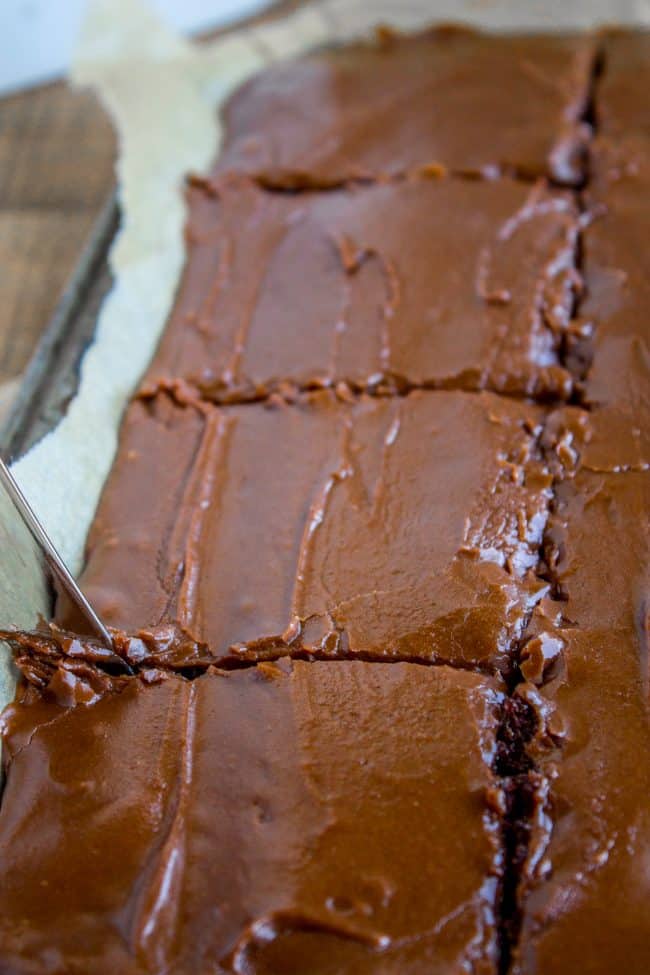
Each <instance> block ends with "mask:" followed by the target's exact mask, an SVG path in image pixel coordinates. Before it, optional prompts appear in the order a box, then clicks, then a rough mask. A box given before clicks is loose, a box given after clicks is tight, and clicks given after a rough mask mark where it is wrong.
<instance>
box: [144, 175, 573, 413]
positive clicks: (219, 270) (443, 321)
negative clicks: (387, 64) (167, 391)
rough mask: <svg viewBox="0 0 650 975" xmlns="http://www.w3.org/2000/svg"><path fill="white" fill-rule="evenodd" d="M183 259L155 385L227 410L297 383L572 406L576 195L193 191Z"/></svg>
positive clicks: (237, 182) (444, 183) (432, 188)
mask: <svg viewBox="0 0 650 975" xmlns="http://www.w3.org/2000/svg"><path fill="white" fill-rule="evenodd" d="M188 203H189V219H188V225H187V241H188V244H187V246H188V262H187V267H186V270H185V274H184V277H183V280H182V282H181V285H180V291H179V294H178V298H177V301H176V305H175V308H174V311H173V313H172V315H171V318H170V321H169V325H168V328H167V330H166V333H165V335H164V337H163V339H162V343H161V346H160V348H159V350H158V353H157V355H156V357H155V359H154V361H153V363H152V365H151V367H150V369H149V372H148V377H147V380H146V384H148V385H150V386H151V387H153V388H155V387H156V385H158V384H160V383H161V381H162V382H165V381H166V382H167V383H168V382H169V381H170V380H172V379H175V378H178V377H182V378H184V379H185V380H187V381H189V382H190V383H191V384H192V385H193V386H194V387H196V388H197V389H198V390H199V391H200V393H201V394H202V395H203V396H204V397H208V398H210V399H214V400H217V401H222V402H223V401H225V402H227V401H228V400H233V399H235V400H239V401H241V400H242V399H256V398H260V397H262V396H264V395H267V394H268V393H269V392H272V391H274V390H278V389H280V390H282V389H283V388H285V387H287V386H291V385H293V386H297V387H299V388H305V387H310V386H336V385H337V383H340V382H345V383H346V384H347V385H349V386H351V387H352V388H354V389H362V390H363V389H369V390H377V389H380V390H384V391H386V390H390V391H395V390H398V391H403V390H404V389H408V388H410V387H412V386H433V387H438V388H440V387H450V386H453V387H456V388H463V389H482V388H488V389H492V390H496V391H497V392H506V393H513V392H517V393H528V394H531V395H532V394H535V395H539V396H541V397H549V398H550V397H566V396H568V395H569V393H570V391H571V388H572V377H571V374H570V373H569V372H568V371H567V370H566V369H565V368H563V366H562V365H561V363H560V349H561V346H562V343H563V341H564V340H565V339H566V335H567V329H568V326H569V322H570V318H571V315H572V309H573V303H574V300H575V294H576V292H577V290H578V288H579V284H580V278H579V274H578V271H577V267H576V260H577V245H578V230H579V219H578V210H577V207H576V204H575V201H574V200H573V199H572V198H571V195H570V194H566V193H562V192H559V191H551V190H549V189H548V188H546V187H545V186H544V185H543V184H541V183H540V184H537V185H533V186H531V185H528V184H527V183H520V182H516V181H514V180H509V179H506V180H499V181H492V182H491V181H487V182H486V181H474V180H454V179H445V178H432V179H427V178H424V179H418V180H414V181H407V182H397V183H389V184H374V185H371V186H367V187H358V188H356V189H354V190H350V189H341V190H337V191H333V192H328V193H322V192H321V193H318V192H304V193H300V194H297V195H291V194H282V193H268V192H266V191H264V190H263V189H261V188H260V187H259V186H257V185H256V184H255V183H253V182H251V181H250V180H248V179H246V178H244V177H242V176H231V177H230V178H227V179H225V178H220V177H216V178H215V179H214V180H213V181H196V180H195V181H194V182H193V185H191V186H190V188H189V190H188Z"/></svg>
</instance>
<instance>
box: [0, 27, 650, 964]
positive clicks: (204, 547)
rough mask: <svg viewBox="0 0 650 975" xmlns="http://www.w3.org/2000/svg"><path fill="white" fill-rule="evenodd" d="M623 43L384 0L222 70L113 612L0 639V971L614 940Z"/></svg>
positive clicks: (628, 281)
mask: <svg viewBox="0 0 650 975" xmlns="http://www.w3.org/2000/svg"><path fill="white" fill-rule="evenodd" d="M648 65H650V34H648V33H638V34H633V33H630V32H618V31H606V32H604V33H599V34H597V35H594V36H585V37H572V36H556V35H554V36H552V37H551V36H537V37H496V36H481V35H479V34H476V33H472V32H469V31H466V30H461V29H451V28H440V29H435V30H432V31H429V32H426V33H424V34H422V35H418V36H415V37H412V38H402V37H396V36H394V35H393V34H391V33H387V32H385V31H384V32H381V33H380V35H379V36H378V39H377V40H376V42H375V43H372V44H360V45H354V46H352V47H349V48H345V49H341V50H337V51H329V52H319V53H315V54H313V55H311V56H309V57H307V58H303V59H301V60H300V61H297V62H294V63H291V64H285V65H277V66H275V67H273V68H272V69H270V70H269V71H267V72H265V73H263V74H262V75H260V76H258V77H257V78H255V79H253V80H252V81H251V82H250V83H249V84H248V85H247V86H245V87H244V88H243V89H242V90H241V91H240V92H238V93H237V94H236V95H235V96H234V98H233V99H232V101H231V103H230V105H229V107H228V110H227V112H226V117H227V122H228V133H227V138H226V146H225V152H224V155H223V156H222V157H221V159H219V160H218V161H217V162H216V164H215V166H214V167H213V170H212V172H211V174H210V175H209V176H207V177H198V176H194V177H192V178H190V180H189V190H188V198H189V219H188V227H187V266H186V269H185V273H184V276H183V279H182V282H181V284H180V288H179V292H178V296H177V300H176V303H175V307H174V309H173V311H172V313H171V316H170V320H169V324H168V328H167V331H166V334H165V336H164V337H163V340H162V342H161V345H160V348H159V350H158V352H157V355H156V357H155V360H154V362H153V363H152V365H151V367H150V369H149V371H148V374H147V376H146V377H145V379H144V381H143V384H142V386H141V388H140V389H139V390H138V392H137V393H136V395H135V396H134V399H133V401H132V402H131V404H130V406H129V408H128V410H127V412H126V415H125V418H124V422H123V426H122V431H121V436H120V445H119V450H118V453H117V457H116V459H115V463H114V466H113V470H112V473H111V475H110V477H109V479H108V482H107V484H106V487H105V490H104V493H103V497H102V499H101V503H100V506H99V509H98V512H97V515H96V518H95V522H94V525H93V527H92V530H91V532H90V535H89V538H88V549H87V563H86V567H85V570H84V573H83V576H82V580H81V582H82V585H83V586H84V588H85V589H86V591H87V592H88V595H89V596H90V597H91V598H92V600H93V602H94V603H95V605H96V606H97V608H98V609H99V611H100V612H101V614H102V615H103V616H104V618H105V619H106V621H107V622H108V623H110V624H111V625H112V626H113V627H114V628H115V629H114V631H113V633H114V648H113V650H112V651H109V650H107V649H106V648H104V647H99V646H97V645H95V644H93V643H92V641H89V640H84V639H82V638H80V637H79V636H78V635H75V633H74V627H75V619H74V616H73V614H72V613H71V611H70V609H69V607H67V606H66V605H65V603H64V601H63V600H60V601H59V605H58V607H57V623H58V625H57V623H55V624H51V625H50V626H49V627H48V628H47V629H44V631H43V632H40V633H37V634H34V633H18V634H16V633H14V634H10V635H9V636H10V637H11V639H12V643H13V646H14V650H15V661H16V664H17V666H18V668H19V669H20V672H21V674H22V681H21V684H20V687H19V691H18V694H17V697H16V700H15V702H14V703H13V704H12V705H11V706H10V707H9V709H7V711H6V712H5V714H4V716H3V718H2V719H1V721H2V731H3V756H4V766H5V772H6V786H5V790H4V793H3V796H2V806H1V808H0V972H2V975H5V973H6V975H108V973H111V975H112V973H114V972H125V973H127V975H129V973H133V975H163V973H164V975H195V973H204V972H205V973H207V972H211V973H212V972H214V973H215V975H219V973H224V975H225V973H230V975H291V973H296V975H366V973H367V975H371V973H372V975H393V973H395V975H397V973H399V975H431V973H448V975H460V973H465V975H550V973H553V975H564V973H567V975H569V973H571V975H574V973H575V972H577V971H579V972H580V973H584V975H612V972H616V973H618V972H620V973H621V975H648V972H650V913H649V912H648V910H647V904H648V901H649V895H650V799H649V796H650V761H649V752H650V713H649V703H650V692H649V670H648V646H649V642H648V606H649V605H650V603H649V601H648V576H649V572H648V565H649V561H648V538H649V535H650V533H649V531H648V528H649V526H648V515H649V512H650V433H649V431H650V415H649V407H650V401H649V398H648V397H649V393H648V390H649V389H650V385H649V384H648V371H649V370H648V364H649V361H650V359H649V356H648V348H647V342H648V321H647V318H648V308H649V307H650V293H649V292H648V275H647V260H646V256H645V255H646V251H647V246H646V244H647V240H646V238H647V230H648V224H649V221H650V213H649V211H648V199H650V195H649V194H648V188H649V186H648V183H649V178H650V170H649V168H648V165H649V164H648V159H650V152H649V149H650V139H649V138H648V117H649V116H648V112H647V89H648V85H647V84H644V81H645V80H646V78H647V74H648ZM0 637H2V638H6V637H7V634H6V633H0Z"/></svg>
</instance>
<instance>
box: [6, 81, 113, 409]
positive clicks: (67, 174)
mask: <svg viewBox="0 0 650 975" xmlns="http://www.w3.org/2000/svg"><path fill="white" fill-rule="evenodd" d="M114 155H115V138H114V135H113V131H112V128H111V125H110V122H109V120H108V118H107V116H106V115H105V113H104V111H103V109H102V108H101V107H100V105H99V104H98V102H97V100H96V99H95V97H94V96H93V95H92V94H90V93H89V92H82V91H79V90H77V89H74V90H73V89H71V88H70V87H69V86H68V85H66V84H65V83H63V82H60V83H58V84H53V85H49V86H47V87H44V88H38V89H35V90H33V91H29V92H24V93H21V94H19V95H14V96H12V97H10V98H5V99H2V100H0V174H1V175H0V415H1V414H2V413H3V412H4V411H6V409H7V408H8V407H9V405H10V401H11V397H12V395H13V393H14V391H15V389H16V387H17V385H18V383H19V382H20V377H21V375H22V372H23V370H24V368H25V366H26V364H27V362H28V361H29V358H30V356H31V354H32V352H33V350H34V347H35V345H36V343H37V341H38V339H39V337H40V335H41V333H42V331H43V329H44V328H45V326H46V325H47V322H48V320H49V318H50V315H51V314H52V311H53V310H54V307H55V305H56V303H57V301H58V299H59V297H60V295H61V291H62V289H63V288H64V286H65V284H66V282H67V280H68V278H69V276H70V274H71V273H72V270H73V268H74V266H75V263H76V262H77V260H78V259H79V255H80V253H81V251H82V249H83V245H84V242H85V240H86V238H87V237H88V234H89V232H90V230H91V228H92V225H93V222H94V220H95V219H96V217H97V215H98V213H99V211H100V210H101V207H102V204H103V203H104V201H105V200H106V198H107V196H108V194H109V192H110V190H111V187H112V185H113V161H114Z"/></svg>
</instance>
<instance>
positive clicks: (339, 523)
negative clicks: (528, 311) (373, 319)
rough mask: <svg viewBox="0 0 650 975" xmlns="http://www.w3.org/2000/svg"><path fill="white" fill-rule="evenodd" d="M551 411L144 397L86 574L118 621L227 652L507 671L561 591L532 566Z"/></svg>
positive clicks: (435, 396) (475, 399)
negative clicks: (541, 440)
mask: <svg viewBox="0 0 650 975" xmlns="http://www.w3.org/2000/svg"><path fill="white" fill-rule="evenodd" d="M541 422H542V413H541V411H540V410H539V408H538V407H535V406H533V405H531V404H526V403H518V402H515V401H514V400H510V399H505V398H500V397H497V396H494V395H492V394H473V393H460V392H419V391H417V392H414V393H411V394H410V395H408V396H405V397H391V398H384V397H368V396H362V397H360V398H358V399H353V400H352V401H351V402H349V401H341V400H339V399H337V397H335V396H334V395H333V394H331V393H330V392H327V391H322V392H319V393H313V394H309V395H306V396H303V397H299V398H298V399H297V400H296V402H294V403H286V402H284V401H277V400H273V401H271V402H270V403H268V404H265V405H262V404H249V405H243V406H230V407H222V408H217V407H214V406H210V405H206V404H204V403H200V402H199V403H197V402H196V401H192V400H190V401H188V402H187V403H186V404H185V405H178V404H177V403H176V402H175V401H173V400H172V399H171V398H170V397H168V396H167V395H164V394H158V395H157V396H156V397H154V398H153V399H152V400H141V401H136V402H134V403H133V404H132V406H131V407H130V408H129V411H128V413H127V416H126V420H125V422H124V426H123V430H122V436H121V444H120V448H119V452H118V455H117V459H116V461H115V464H114V467H113V470H112V473H111V475H110V477H109V480H108V483H107V486H106V488H105V491H104V495H103V498H102V501H101V503H100V506H99V509H98V513H97V516H96V519H95V523H94V526H93V528H92V529H91V532H90V536H89V542H88V553H87V563H86V567H85V570H84V572H83V574H82V577H81V583H82V585H83V587H84V591H85V592H86V593H87V595H88V596H89V598H91V599H92V601H93V603H94V605H95V606H96V608H97V610H98V611H99V612H100V613H101V614H102V617H103V618H104V619H105V621H106V622H107V623H109V624H111V625H113V626H116V627H121V628H124V629H127V630H132V629H134V628H142V627H160V626H165V625H167V624H172V625H173V626H175V627H176V628H177V629H178V631H179V632H181V633H183V634H185V635H186V636H187V635H189V636H190V637H191V638H192V639H193V640H196V641H199V642H201V643H203V644H206V645H207V647H208V648H209V650H210V653H211V654H212V655H213V657H212V659H214V660H221V659H222V658H223V657H224V656H232V655H233V654H235V656H237V655H244V656H246V655H249V656H250V655H251V654H252V655H253V656H255V655H256V654H257V655H259V654H268V653H271V654H277V653H279V652H286V651H287V650H293V651H298V650H303V651H307V652H314V653H322V654H337V653H346V654H347V653H359V654H369V655H372V656H379V657H391V656H392V657H405V658H410V657H417V658H418V659H420V658H422V659H427V660H428V659H440V660H445V659H449V660H453V661H454V662H463V661H464V662H466V663H468V664H469V663H473V664H476V665H478V666H481V667H488V668H489V667H493V666H507V664H508V660H509V651H510V646H511V643H512V641H513V640H514V639H515V638H516V637H517V635H519V634H520V632H521V628H522V626H523V622H524V619H525V617H526V615H527V614H528V613H529V612H530V610H531V608H532V606H533V605H534V604H535V603H536V602H537V601H538V600H539V599H540V598H541V597H542V596H543V595H544V593H545V592H546V591H547V590H548V588H549V587H548V584H546V583H543V582H540V580H539V579H538V578H537V577H536V575H535V571H534V570H535V568H536V565H537V561H538V550H539V545H540V543H541V540H542V536H543V531H544V526H545V523H546V518H547V515H548V502H549V498H550V484H551V477H550V474H549V472H548V470H547V468H546V465H545V463H544V461H543V460H542V458H541V454H540V451H539V449H538V443H537V438H538V436H539V434H540V432H541ZM59 620H60V621H61V622H62V623H64V624H66V623H67V624H68V625H70V624H71V622H72V621H71V620H70V619H69V618H68V617H66V614H65V612H64V611H61V612H60V614H59Z"/></svg>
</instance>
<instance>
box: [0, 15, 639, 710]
mask: <svg viewBox="0 0 650 975" xmlns="http://www.w3.org/2000/svg"><path fill="white" fill-rule="evenodd" d="M450 20H453V21H456V22H464V23H468V24H474V25H477V26H482V27H485V28H488V29H494V30H522V29H535V28H537V29H546V30H549V29H558V30H564V29H569V28H586V27H591V26H594V25H597V24H601V23H612V22H619V23H628V24H630V23H632V24H645V25H648V24H650V0H620V2H618V3H613V2H611V0H579V2H578V0H574V2H571V0H529V2H527V3H521V2H517V0H428V2H423V0H375V2H369V0H320V2H316V0H314V2H312V3H311V4H310V5H308V6H305V7H302V8H299V9H298V10H297V11H296V12H294V13H293V14H291V15H289V16H287V17H286V18H284V19H283V20H280V21H275V22H270V23H267V24H264V25H260V26H256V27H254V28H248V29H246V30H242V31H240V32H238V33H236V34H232V35H229V36H227V37H225V38H223V39H220V40H217V41H215V42H213V43H212V44H210V45H206V46H198V45H195V44H191V43H190V42H188V41H186V40H184V39H182V38H180V37H179V36H177V35H175V34H174V33H173V32H172V31H171V30H169V29H168V28H166V27H165V25H164V24H163V23H162V22H161V21H160V20H159V19H158V18H157V17H156V16H154V14H152V13H151V12H150V11H149V9H148V8H147V7H146V6H145V5H144V3H142V2H140V0H94V2H93V3H92V5H91V8H90V12H89V15H88V19H87V21H86V24H85V26H84V29H83V33H82V37H81V42H80V45H79V52H78V55H77V58H76V61H75V65H74V69H73V78H74V80H75V81H76V82H78V83H81V84H90V85H93V86H94V87H95V88H96V90H97V92H98V93H99V95H100V97H101V99H102V101H103V102H104V104H105V105H106V107H107V108H108V110H109V112H110V113H111V115H112V117H113V120H114V123H115V126H116V130H117V133H118V136H119V156H118V162H117V177H118V184H119V194H120V203H121V209H122V229H121V231H120V234H119V237H118V239H117V241H116V243H115V245H114V246H113V249H112V251H111V254H110V264H111V268H112V271H113V274H114V276H115V285H114V287H113V289H112V291H111V292H110V294H109V295H108V297H107V299H106V301H105V303H104V305H103V308H102V310H101V314H100V316H99V321H98V326H97V333H96V339H95V342H94V344H93V345H92V347H91V348H90V349H89V351H88V352H87V354H86V356H85V358H84V361H83V364H82V370H81V382H80V385H79V391H78V394H77V396H76V398H75V399H74V400H73V402H72V403H71V405H70V407H69V410H68V413H67V415H66V416H65V418H64V419H63V420H62V421H61V423H60V424H59V425H58V427H57V428H56V429H55V430H54V431H53V432H52V433H50V434H49V435H48V436H46V437H45V438H44V439H43V440H42V441H41V442H40V443H39V444H38V445H37V446H36V447H34V448H33V449H32V450H31V451H30V452H29V453H28V454H27V455H26V456H25V457H23V458H22V459H21V460H20V461H19V462H18V463H17V464H16V465H15V466H14V469H13V470H14V474H15V476H16V478H17V480H18V481H19V483H20V485H21V487H22V489H23V491H24V493H25V494H26V496H27V497H28V499H29V500H30V502H31V503H32V505H33V507H34V508H35V510H36V511H37V512H38V514H39V515H40V517H41V518H42V520H43V522H44V524H45V527H46V529H47V531H48V532H49V534H50V536H51V538H52V540H53V541H54V543H55V545H57V546H58V548H59V550H60V551H61V553H62V554H63V556H64V558H65V559H66V560H67V562H68V564H69V566H70V567H71V569H72V571H73V572H78V570H79V569H80V567H81V563H82V558H83V549H84V541H85V537H86V534H87V531H88V528H89V525H90V522H91V520H92V517H93V513H94V511H95V507H96V505H97V501H98V499H99V494H100V492H101V489H102V485H103V483H104V480H105V478H106V475H107V473H108V470H109V468H110V465H111V462H112V459H113V456H114V453H115V449H116V444H117V431H118V427H119V422H120V417H121V414H122V411H123V409H124V406H125V403H126V401H127V399H128V397H129V395H130V393H131V392H132V390H133V389H134V387H135V385H136V383H137V381H138V379H139V377H140V375H141V374H142V372H143V371H144V369H145V367H146V365H147V363H148V362H149V360H150V358H151V356H152V354H153V351H154V349H155V346H156V343H157V341H158V338H159V336H160V333H161V331H162V329H163V327H164V324H165V319H166V316H167V314H168V311H169V309H170V306H171V303H172V299H173V295H174V291H175V288H176V284H177V281H178V278H179V275H180V272H181V269H182V263H183V242H182V241H183V238H182V231H183V222H184V206H183V196H182V184H183V177H184V175H185V174H186V173H187V172H188V171H191V170H193V171H200V170H202V169H205V168H206V167H207V165H208V164H209V162H210V160H211V159H212V158H213V157H214V156H215V154H216V152H217V150H218V145H219V138H220V131H219V123H218V113H217V107H218V105H219V104H220V103H221V102H223V101H224V100H225V99H226V98H227V97H228V95H229V94H230V93H231V92H232V90H233V89H234V88H236V87H237V86H238V85H239V84H240V83H241V82H243V81H244V80H246V78H248V77H249V76H250V75H251V74H253V73H254V72H256V71H257V70H259V69H260V68H262V67H264V65H265V64H266V63H268V62H271V61H274V60H277V59H280V58H284V57H290V56H292V55H296V54H299V53H302V52H304V51H306V50H308V49H309V48H312V47H315V46H318V45H322V44H325V43H328V42H329V43H331V42H337V41H343V40H348V39H352V38H354V37H358V36H362V35H365V34H367V33H368V32H369V31H370V30H371V29H372V28H373V27H374V26H375V25H377V24H378V23H385V24H392V25H394V26H395V27H397V28H401V29H416V28H418V27H421V26H423V25H424V24H426V23H430V22H434V21H450ZM70 151H71V152H74V146H70ZM154 476H155V472H154ZM14 595H15V594H14ZM18 616H19V614H18V613H17V622H19V618H18ZM13 691H14V679H13V675H12V674H11V672H10V670H9V668H8V665H7V660H6V658H5V660H4V662H3V661H2V660H1V659H0V706H2V705H4V703H6V702H7V701H9V700H10V699H11V697H12V695H13Z"/></svg>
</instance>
